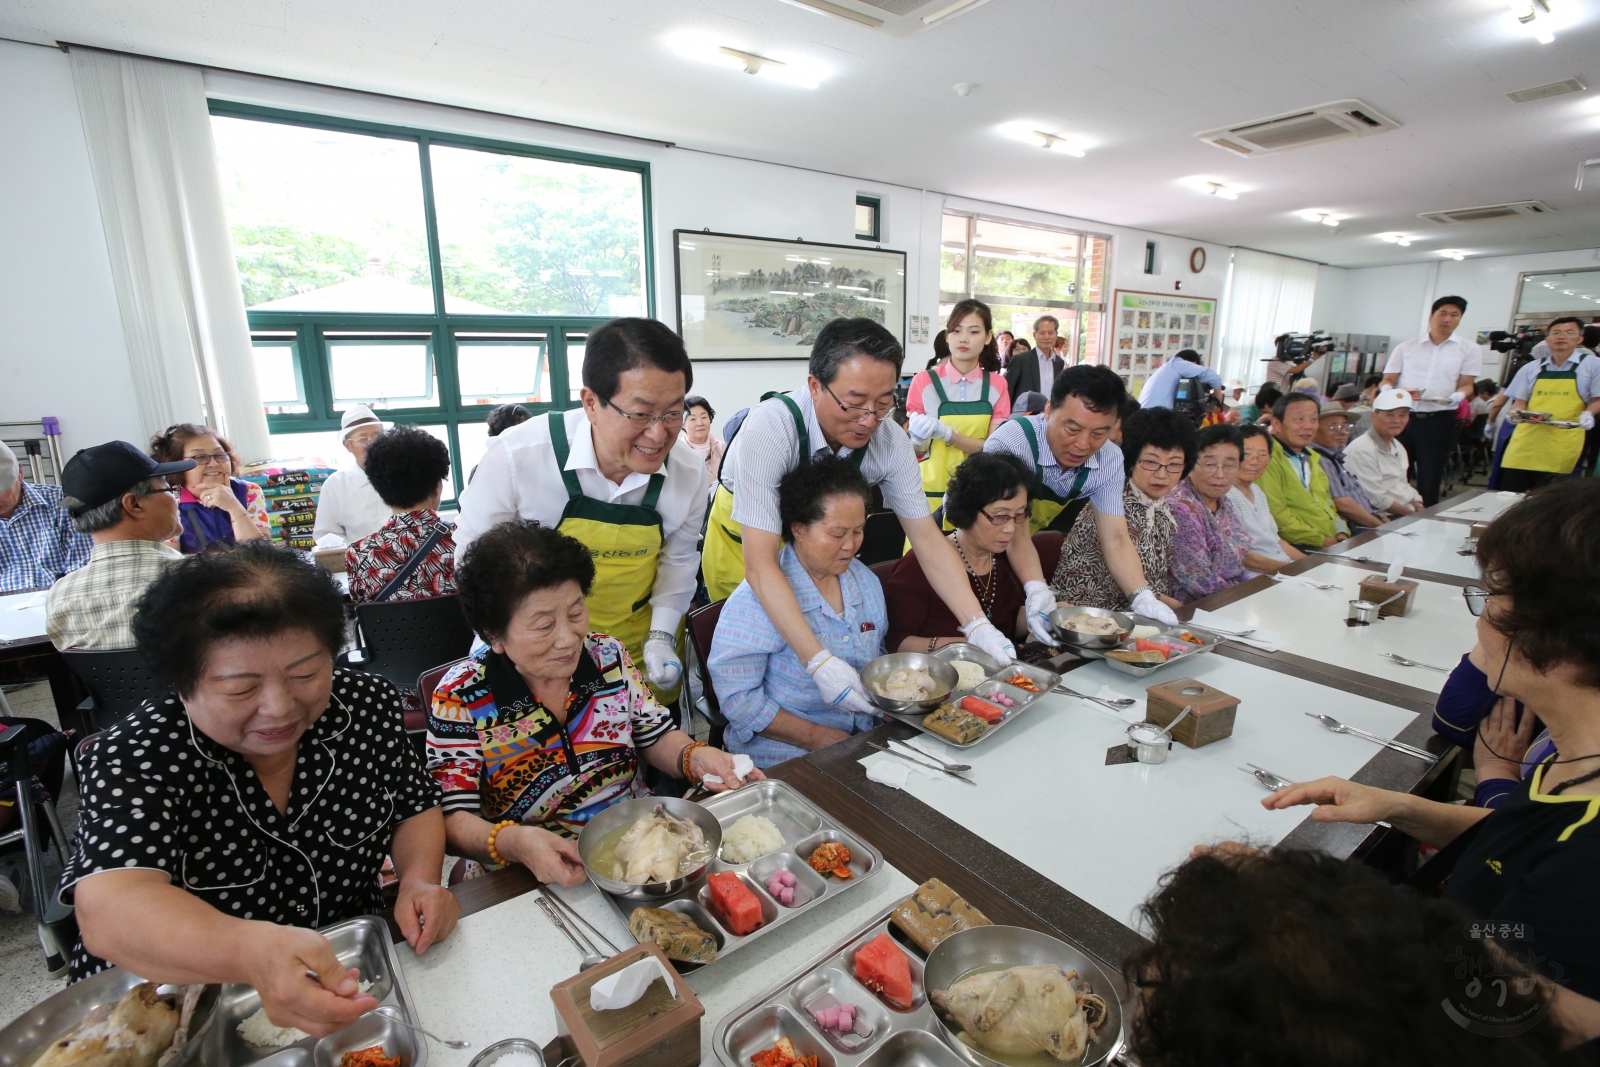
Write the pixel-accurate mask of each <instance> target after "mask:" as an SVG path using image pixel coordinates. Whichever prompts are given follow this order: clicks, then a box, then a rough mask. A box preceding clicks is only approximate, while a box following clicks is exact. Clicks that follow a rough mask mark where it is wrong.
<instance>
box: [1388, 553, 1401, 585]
mask: <svg viewBox="0 0 1600 1067" xmlns="http://www.w3.org/2000/svg"><path fill="white" fill-rule="evenodd" d="M1405 572H1406V565H1405V561H1404V560H1398V559H1397V560H1395V561H1394V562H1393V563H1391V564H1389V572H1388V573H1387V574H1385V575H1384V578H1383V580H1384V581H1386V582H1388V583H1389V584H1390V585H1393V584H1394V583H1395V582H1397V581H1399V580H1400V576H1401V575H1402V574H1404V573H1405Z"/></svg>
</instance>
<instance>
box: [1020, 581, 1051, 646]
mask: <svg viewBox="0 0 1600 1067" xmlns="http://www.w3.org/2000/svg"><path fill="white" fill-rule="evenodd" d="M1022 591H1023V592H1024V593H1025V594H1027V597H1028V632H1029V633H1031V634H1032V635H1033V637H1034V640H1036V641H1039V642H1040V643H1041V644H1046V645H1049V646H1050V647H1051V648H1055V647H1056V644H1057V641H1056V630H1055V627H1054V626H1051V625H1050V613H1051V612H1052V611H1054V610H1056V595H1055V594H1054V593H1052V592H1051V591H1050V586H1049V585H1048V584H1047V583H1045V582H1040V581H1032V582H1027V583H1025V584H1024V585H1023V587H1022Z"/></svg>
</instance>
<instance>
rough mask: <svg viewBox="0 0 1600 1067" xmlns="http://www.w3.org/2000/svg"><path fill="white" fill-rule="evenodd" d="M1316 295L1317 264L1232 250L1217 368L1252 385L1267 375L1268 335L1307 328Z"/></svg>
mask: <svg viewBox="0 0 1600 1067" xmlns="http://www.w3.org/2000/svg"><path fill="white" fill-rule="evenodd" d="M1316 294H1317V265H1316V264H1315V263H1312V262H1310V261H1309V260H1304V259H1292V258H1290V257H1289V256H1274V255H1271V254H1270V253H1267V252H1256V251H1252V250H1251V249H1248V248H1235V249H1234V250H1233V266H1232V268H1231V269H1230V270H1229V272H1228V285H1227V290H1226V292H1225V293H1224V295H1223V298H1222V331H1221V335H1220V336H1221V340H1220V341H1219V342H1218V343H1217V354H1218V359H1217V367H1216V370H1217V373H1218V374H1219V375H1221V377H1222V380H1223V381H1225V382H1226V381H1231V380H1233V379H1235V378H1237V379H1239V381H1241V382H1243V383H1244V384H1245V386H1246V387H1247V388H1249V389H1252V390H1253V388H1254V387H1255V386H1257V385H1259V384H1261V383H1262V382H1264V381H1266V380H1267V367H1266V364H1265V363H1264V362H1262V361H1263V360H1266V359H1270V358H1272V339H1273V338H1274V337H1277V336H1278V335H1279V334H1282V333H1305V332H1307V331H1308V330H1310V329H1311V305H1312V301H1313V300H1314V299H1315V297H1316Z"/></svg>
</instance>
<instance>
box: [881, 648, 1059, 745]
mask: <svg viewBox="0 0 1600 1067" xmlns="http://www.w3.org/2000/svg"><path fill="white" fill-rule="evenodd" d="M968 649H972V646H971V645H966V644H954V645H946V646H944V647H943V648H941V649H940V650H939V651H937V652H935V653H934V655H935V656H936V657H938V658H939V659H948V660H956V659H969V660H972V661H973V662H974V663H978V664H981V665H983V666H984V667H988V666H989V665H990V664H991V663H994V662H996V661H994V660H991V659H990V658H989V657H988V656H986V655H984V654H983V653H982V652H981V651H978V650H977V649H972V651H971V652H968V651H966V650H968ZM974 653H975V654H974ZM1014 674H1025V675H1027V676H1028V677H1029V678H1031V679H1032V680H1033V684H1034V685H1037V686H1038V687H1039V688H1040V689H1041V690H1043V692H1040V693H1030V692H1028V691H1027V690H1025V689H1018V688H1017V687H1016V686H1013V685H1008V684H1006V682H1005V681H1004V679H1006V678H1009V677H1011V676H1012V675H1014ZM1060 681H1061V675H1059V674H1057V673H1056V672H1055V671H1052V670H1047V669H1046V668H1044V667H1037V666H1034V665H1033V664H1031V663H1008V664H1004V665H1002V666H1001V668H1000V669H999V670H997V671H995V672H994V673H992V674H990V675H989V676H988V677H987V678H985V679H984V680H983V681H982V682H981V683H980V684H978V685H975V686H973V687H972V688H971V689H958V690H957V691H955V692H954V693H951V694H950V703H952V704H956V705H959V704H960V703H961V700H962V698H964V697H967V696H970V695H974V694H976V695H977V696H979V697H982V696H983V695H984V694H985V693H987V692H989V691H990V690H992V689H996V688H998V689H999V690H1000V691H1001V692H1002V693H1005V694H1006V696H1008V697H1010V698H1011V699H1012V700H1014V701H1016V704H1015V706H1013V707H1009V708H1008V707H1005V706H1004V705H1000V709H1001V710H1002V711H1003V712H1005V714H1004V715H1003V716H1002V717H1001V719H1000V721H999V722H997V723H995V724H993V725H992V726H990V727H989V728H988V729H987V730H985V731H984V732H983V733H981V734H979V735H978V736H977V737H975V738H973V739H972V740H971V741H968V742H967V743H966V744H959V743H957V742H955V741H952V740H950V739H949V738H948V737H945V736H943V735H942V734H937V733H934V732H933V731H932V730H930V729H928V728H927V727H926V726H924V725H922V720H923V718H925V716H922V715H901V714H898V713H896V712H884V717H885V718H890V719H894V720H895V721H896V722H903V723H905V724H906V725H907V726H914V727H916V728H917V729H918V730H921V731H922V732H923V733H925V734H927V735H928V736H929V737H932V738H934V739H935V740H938V741H942V742H944V743H945V744H947V745H949V746H950V747H951V748H961V749H967V748H973V747H975V746H977V745H981V744H983V743H984V742H985V741H987V740H989V738H991V737H993V736H994V735H995V734H996V733H998V732H999V731H1000V729H1001V727H1003V726H1005V725H1007V724H1008V723H1010V722H1011V721H1012V720H1013V719H1015V718H1017V716H1019V715H1021V714H1022V713H1023V712H1024V711H1026V710H1027V709H1028V708H1030V707H1032V706H1033V705H1034V703H1035V702H1036V701H1037V700H1038V699H1039V698H1040V697H1042V696H1044V694H1045V693H1048V692H1050V690H1051V689H1053V688H1054V687H1055V686H1056V685H1057V684H1058V683H1060ZM991 703H993V701H991Z"/></svg>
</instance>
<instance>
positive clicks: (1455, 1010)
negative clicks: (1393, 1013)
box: [1441, 921, 1562, 1037]
mask: <svg viewBox="0 0 1600 1067" xmlns="http://www.w3.org/2000/svg"><path fill="white" fill-rule="evenodd" d="M1462 932H1463V934H1464V935H1465V936H1464V939H1463V941H1462V942H1461V943H1460V944H1457V945H1456V947H1455V951H1454V952H1451V953H1449V954H1448V955H1446V956H1445V957H1444V965H1445V987H1446V989H1447V993H1446V996H1445V999H1444V1001H1443V1003H1442V1004H1441V1007H1442V1008H1443V1009H1444V1013H1445V1014H1446V1015H1448V1016H1449V1017H1450V1018H1451V1020H1452V1021H1453V1022H1455V1024H1456V1025H1457V1026H1460V1027H1461V1028H1463V1029H1465V1030H1469V1031H1471V1032H1472V1033H1475V1034H1483V1035H1485V1036H1487V1037H1511V1036H1513V1035H1516V1034H1520V1033H1524V1032H1526V1031H1528V1030H1531V1029H1532V1028H1533V1027H1535V1026H1537V1025H1538V1024H1539V1021H1540V1020H1541V1019H1543V1018H1544V1017H1545V1014H1546V1013H1547V1012H1549V1010H1550V998H1549V997H1548V996H1546V995H1545V994H1544V992H1543V991H1542V990H1541V989H1540V987H1539V982H1538V981H1537V980H1536V979H1535V977H1534V975H1535V974H1537V973H1539V972H1540V971H1541V970H1542V971H1543V972H1545V973H1546V974H1548V975H1549V976H1550V977H1551V978H1553V979H1554V980H1555V981H1558V982H1559V981H1560V980H1561V972H1562V967H1561V965H1560V964H1559V963H1555V962H1553V961H1551V960H1550V959H1548V958H1547V957H1544V956H1540V955H1538V954H1537V953H1535V952H1534V950H1533V948H1532V947H1531V945H1530V944H1528V942H1531V941H1532V940H1533V930H1532V928H1531V927H1529V926H1528V925H1527V924H1526V923H1519V922H1481V921H1480V922H1470V923H1468V924H1467V925H1466V927H1465V928H1464V929H1463V931H1462Z"/></svg>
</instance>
